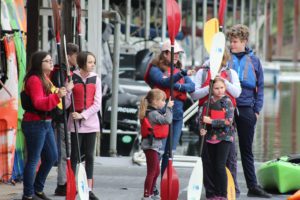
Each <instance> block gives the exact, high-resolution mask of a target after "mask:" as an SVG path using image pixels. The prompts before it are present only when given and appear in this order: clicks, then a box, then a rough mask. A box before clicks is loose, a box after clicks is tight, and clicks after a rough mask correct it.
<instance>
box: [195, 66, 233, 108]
mask: <svg viewBox="0 0 300 200" xmlns="http://www.w3.org/2000/svg"><path fill="white" fill-rule="evenodd" d="M203 73H204V74H203V76H202V81H203V82H202V85H201V88H203V87H206V86H208V85H209V82H210V79H211V75H210V69H204V68H203ZM230 73H231V72H230V69H226V70H223V71H222V72H221V74H220V75H221V77H222V78H225V79H227V80H228V81H229V82H231V74H230ZM204 78H206V79H205V81H204ZM226 95H227V96H228V97H229V98H230V100H231V101H232V103H233V106H234V107H236V100H235V98H234V97H233V96H232V95H231V94H229V93H228V92H227V91H226ZM207 100H208V95H206V96H205V97H203V98H202V99H199V106H203V104H204V102H205V101H207Z"/></svg>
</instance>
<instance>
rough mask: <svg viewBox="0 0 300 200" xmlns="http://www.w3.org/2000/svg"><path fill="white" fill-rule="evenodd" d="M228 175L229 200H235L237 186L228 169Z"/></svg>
mask: <svg viewBox="0 0 300 200" xmlns="http://www.w3.org/2000/svg"><path fill="white" fill-rule="evenodd" d="M226 174H227V199H228V200H235V199H236V196H235V185H234V180H233V177H232V175H231V173H230V171H229V169H228V168H227V167H226Z"/></svg>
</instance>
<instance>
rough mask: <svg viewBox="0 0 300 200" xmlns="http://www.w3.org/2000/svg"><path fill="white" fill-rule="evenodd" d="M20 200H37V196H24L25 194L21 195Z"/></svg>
mask: <svg viewBox="0 0 300 200" xmlns="http://www.w3.org/2000/svg"><path fill="white" fill-rule="evenodd" d="M22 200H39V199H38V198H37V197H35V196H33V197H26V196H23V197H22Z"/></svg>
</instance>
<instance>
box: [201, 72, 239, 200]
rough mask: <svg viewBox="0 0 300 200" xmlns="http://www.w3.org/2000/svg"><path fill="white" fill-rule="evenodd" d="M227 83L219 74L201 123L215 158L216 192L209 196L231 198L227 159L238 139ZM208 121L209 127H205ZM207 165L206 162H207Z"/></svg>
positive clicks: (213, 178)
mask: <svg viewBox="0 0 300 200" xmlns="http://www.w3.org/2000/svg"><path fill="white" fill-rule="evenodd" d="M225 92H226V84H225V81H224V79H222V78H220V77H216V78H215V79H214V80H213V85H212V98H211V99H208V100H207V101H208V102H205V103H204V106H203V112H202V120H201V124H200V135H202V136H204V135H205V134H207V136H206V145H207V152H208V154H209V158H210V159H211V163H212V164H211V166H210V167H211V168H210V170H211V172H212V173H211V174H213V177H212V182H213V184H214V186H215V187H214V191H213V192H212V193H213V195H212V196H211V197H209V198H207V199H211V200H217V199H218V200H225V199H227V175H226V169H225V166H226V161H227V158H228V155H229V151H230V148H231V143H232V142H234V134H235V127H234V126H233V125H232V123H233V118H234V106H233V103H232V101H231V100H230V98H229V97H228V96H227V95H226V93H225ZM208 103H209V112H208V116H205V114H206V110H207V104H208ZM204 123H206V125H207V126H206V130H205V129H204V128H203V125H204ZM204 164H205V163H204Z"/></svg>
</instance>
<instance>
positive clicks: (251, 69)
mask: <svg viewBox="0 0 300 200" xmlns="http://www.w3.org/2000/svg"><path fill="white" fill-rule="evenodd" d="M227 38H228V40H229V41H230V51H231V60H230V62H229V65H230V66H231V68H232V69H234V70H235V71H236V72H237V74H238V76H239V79H240V82H241V86H242V93H241V95H240V96H239V97H238V98H237V99H236V101H237V111H236V112H235V120H236V124H237V131H238V136H239V146H240V153H241V159H242V166H243V170H244V175H245V178H246V183H247V187H248V193H247V196H248V197H262V198H271V197H272V195H271V194H269V193H267V192H266V191H264V190H263V189H262V188H261V187H260V186H259V185H258V183H257V179H256V175H255V168H254V156H253V152H252V143H253V137H254V133H255V125H256V121H257V118H258V116H259V112H260V111H261V109H262V107H263V98H264V74H263V69H262V66H261V63H260V60H259V58H258V57H256V56H255V55H254V53H253V51H252V50H251V49H250V48H249V47H247V42H248V38H249V29H248V27H247V26H245V25H241V24H237V25H234V26H233V27H231V28H230V29H229V30H228V32H227Z"/></svg>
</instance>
